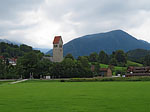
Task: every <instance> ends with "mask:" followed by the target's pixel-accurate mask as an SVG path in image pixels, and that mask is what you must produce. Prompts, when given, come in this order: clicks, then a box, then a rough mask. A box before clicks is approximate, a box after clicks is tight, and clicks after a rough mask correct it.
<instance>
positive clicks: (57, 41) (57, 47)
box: [53, 36, 63, 62]
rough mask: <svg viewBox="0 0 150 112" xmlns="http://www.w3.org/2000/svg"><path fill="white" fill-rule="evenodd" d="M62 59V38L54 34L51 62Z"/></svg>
mask: <svg viewBox="0 0 150 112" xmlns="http://www.w3.org/2000/svg"><path fill="white" fill-rule="evenodd" d="M61 61H63V40H62V38H61V36H56V37H55V38H54V41H53V62H61Z"/></svg>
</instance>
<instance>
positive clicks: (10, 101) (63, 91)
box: [0, 81, 150, 112]
mask: <svg viewBox="0 0 150 112" xmlns="http://www.w3.org/2000/svg"><path fill="white" fill-rule="evenodd" d="M149 111H150V82H49V81H27V82H23V83H18V84H8V83H7V84H6V83H5V84H1V85H0V112H149Z"/></svg>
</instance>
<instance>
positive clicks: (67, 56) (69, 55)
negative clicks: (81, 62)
mask: <svg viewBox="0 0 150 112" xmlns="http://www.w3.org/2000/svg"><path fill="white" fill-rule="evenodd" d="M65 58H70V59H72V60H74V57H73V56H72V54H70V53H69V54H67V55H66V56H65Z"/></svg>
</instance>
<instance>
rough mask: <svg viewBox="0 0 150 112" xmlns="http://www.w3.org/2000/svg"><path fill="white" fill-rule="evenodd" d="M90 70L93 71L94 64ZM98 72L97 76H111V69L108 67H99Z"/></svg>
mask: <svg viewBox="0 0 150 112" xmlns="http://www.w3.org/2000/svg"><path fill="white" fill-rule="evenodd" d="M91 71H92V72H95V65H91ZM98 72H99V73H98V74H97V76H101V77H112V70H111V69H110V67H108V68H100V69H99V71H98Z"/></svg>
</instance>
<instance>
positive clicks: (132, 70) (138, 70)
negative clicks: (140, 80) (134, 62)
mask: <svg viewBox="0 0 150 112" xmlns="http://www.w3.org/2000/svg"><path fill="white" fill-rule="evenodd" d="M132 76H150V67H128V69H127V74H126V77H132Z"/></svg>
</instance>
